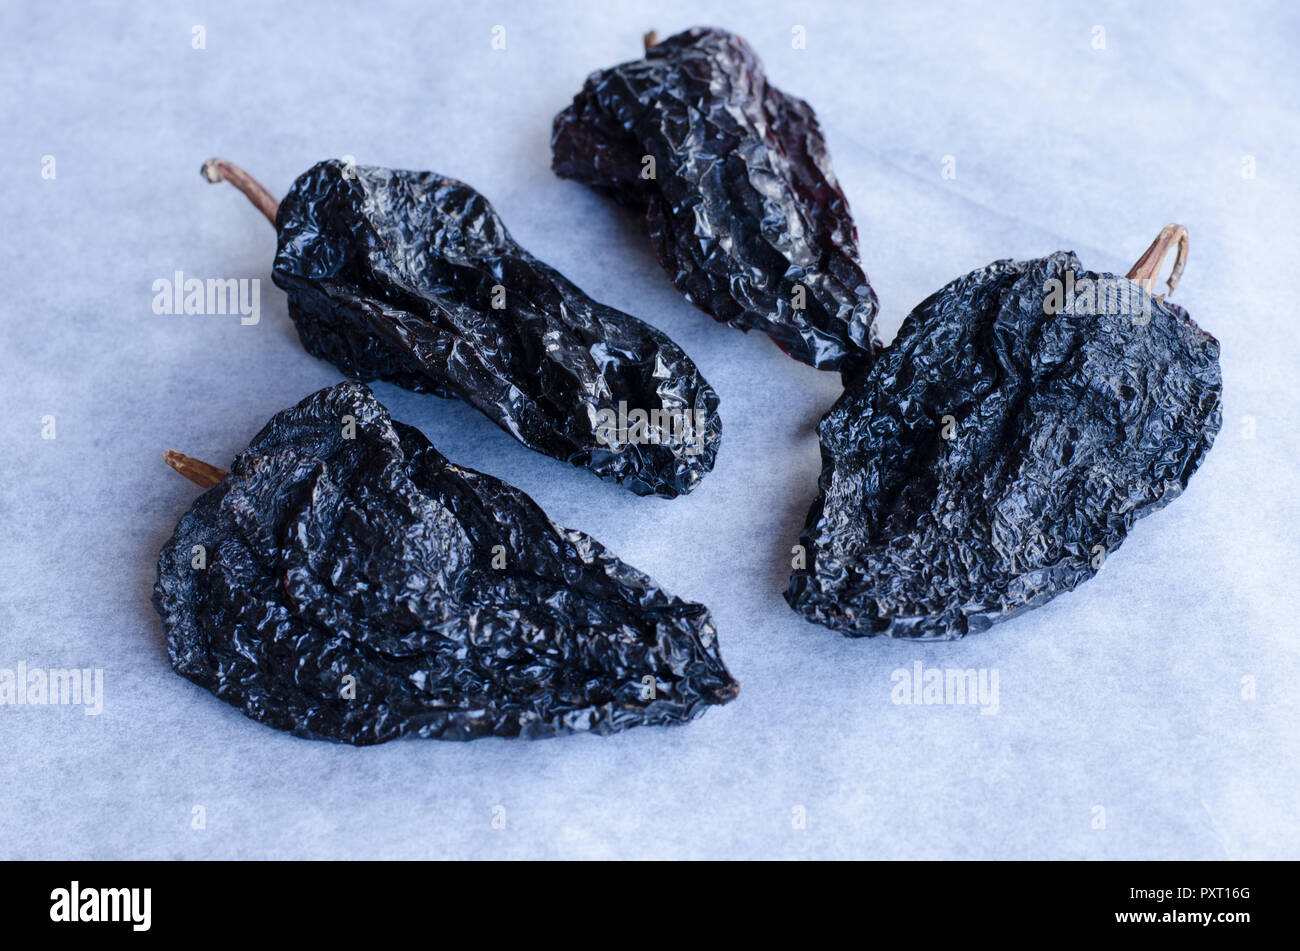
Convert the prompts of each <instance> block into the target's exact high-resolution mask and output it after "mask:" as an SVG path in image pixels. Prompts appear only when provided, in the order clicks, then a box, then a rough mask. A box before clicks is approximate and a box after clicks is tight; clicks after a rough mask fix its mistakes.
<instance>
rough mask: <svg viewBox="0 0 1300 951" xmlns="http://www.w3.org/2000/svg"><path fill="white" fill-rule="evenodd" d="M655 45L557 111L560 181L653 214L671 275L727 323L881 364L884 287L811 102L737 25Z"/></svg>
mask: <svg viewBox="0 0 1300 951" xmlns="http://www.w3.org/2000/svg"><path fill="white" fill-rule="evenodd" d="M646 47H647V48H646V56H645V59H642V60H637V61H635V62H630V63H624V64H622V65H621V66H615V67H613V68H612V69H606V70H602V71H600V72H596V73H593V74H592V75H591V77H590V78H589V79H588V80H587V82H586V85H584V86H583V89H582V91H581V92H580V93H579V94H578V95H577V96H576V97H574V100H573V104H572V105H571V106H569V107H568V108H567V109H565V110H564V111H563V112H561V113H560V114H559V115H557V116H556V117H555V124H554V130H553V133H552V137H551V150H552V154H553V168H554V169H555V172H556V174H558V175H561V176H563V177H565V178H572V179H575V180H576V181H579V182H583V183H584V184H587V185H591V186H593V187H595V188H596V189H598V190H599V191H602V192H604V193H606V194H609V195H611V196H612V197H613V198H614V199H615V200H617V201H618V202H619V203H621V204H623V205H626V206H628V207H630V208H632V209H633V210H635V211H638V212H643V213H644V214H645V219H646V226H647V229H648V230H649V232H650V240H651V242H652V243H653V245H654V249H655V254H656V255H657V256H658V258H659V262H660V263H661V264H662V265H663V267H664V269H665V270H666V271H667V272H668V274H669V276H670V277H671V279H672V282H673V284H674V285H675V286H676V287H677V289H678V290H679V291H681V292H682V293H683V294H685V295H686V298H687V299H688V300H690V301H691V303H693V304H695V305H696V306H697V307H699V308H701V309H702V310H704V311H705V312H707V313H709V314H712V315H713V316H714V318H716V319H717V320H719V321H722V322H725V323H728V324H730V325H731V326H733V327H739V328H740V329H742V330H746V331H748V330H751V329H758V330H761V331H763V332H764V333H766V334H767V335H768V336H770V337H771V338H772V339H773V340H774V341H776V343H777V345H778V346H780V347H781V349H783V350H785V351H786V352H787V353H789V354H790V355H791V356H792V357H794V358H795V359H797V360H802V361H803V362H804V363H809V364H811V365H813V366H815V367H819V368H822V369H828V370H830V369H841V370H846V371H847V370H853V369H855V368H856V367H857V366H859V365H862V364H865V363H869V362H870V360H871V358H872V356H873V355H874V353H875V352H876V351H878V350H879V348H880V340H879V337H878V336H877V335H876V329H875V316H876V295H875V292H874V291H873V290H872V289H871V285H870V283H869V282H868V281H867V276H866V274H865V273H864V272H863V270H862V265H861V263H860V261H859V257H858V244H857V228H856V226H855V225H854V224H853V218H852V217H851V216H850V214H849V206H848V200H847V199H846V198H845V197H844V191H843V190H842V189H841V188H840V186H839V183H838V182H837V181H836V179H835V173H834V172H833V171H831V161H830V156H829V154H828V153H827V150H826V142H825V140H824V139H823V137H822V132H821V127H820V126H819V125H818V123H817V117H816V115H815V114H814V113H813V110H812V107H811V106H809V105H808V104H807V103H806V102H804V101H803V100H801V99H796V98H794V97H793V96H787V95H786V94H785V93H783V92H781V91H780V90H779V89H776V88H775V87H773V86H771V85H769V84H768V82H767V79H766V77H765V76H764V74H763V66H762V64H761V63H760V62H759V59H758V57H757V56H756V55H755V54H754V51H753V50H752V49H751V48H750V46H749V44H748V43H746V42H745V41H744V40H743V39H741V38H740V37H739V36H736V35H735V34H733V33H728V32H726V31H725V30H719V29H713V28H703V27H696V28H694V29H691V30H687V31H685V32H684V33H679V34H677V35H676V36H673V37H670V38H668V39H666V40H664V41H663V42H661V43H655V42H654V37H653V34H651V35H648V36H647V38H646Z"/></svg>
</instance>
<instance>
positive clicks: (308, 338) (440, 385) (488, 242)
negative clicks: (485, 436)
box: [203, 159, 722, 497]
mask: <svg viewBox="0 0 1300 951" xmlns="http://www.w3.org/2000/svg"><path fill="white" fill-rule="evenodd" d="M203 175H204V177H205V178H207V179H208V180H209V181H212V182H216V181H220V180H221V179H225V180H226V181H229V182H231V183H232V184H234V185H235V186H236V187H238V188H239V189H240V190H241V191H242V192H244V194H245V195H247V196H248V198H249V200H250V201H252V202H253V204H254V205H256V206H257V207H258V209H259V210H261V211H262V213H263V214H264V215H266V217H267V218H268V219H269V220H270V221H271V223H272V224H274V225H275V226H276V232H277V234H278V247H277V250H276V256H275V265H274V269H273V272H272V274H273V278H274V280H275V283H276V284H278V285H279V286H280V287H281V288H283V289H284V290H285V291H286V292H287V293H288V295H289V314H290V316H291V317H292V318H293V320H294V323H295V324H296V325H297V328H298V335H299V337H300V338H301V339H302V343H303V346H304V347H306V348H307V350H308V351H309V352H311V353H313V354H315V355H316V356H318V357H321V358H322V359H325V360H328V361H329V362H331V363H333V364H334V365H335V366H337V367H338V368H339V369H340V370H342V371H343V373H344V374H345V375H347V376H349V377H351V378H352V379H356V380H363V381H367V380H374V379H382V380H388V381H390V382H392V383H396V384H398V385H399V386H404V387H406V388H408V389H412V390H417V391H420V392H430V393H436V394H437V395H439V396H456V397H460V398H461V399H464V400H465V401H466V402H469V403H472V404H473V405H474V406H476V407H478V408H479V409H480V410H482V411H483V412H484V413H485V414H486V415H487V416H488V417H489V418H490V419H492V420H493V421H494V422H496V423H497V424H498V425H499V426H501V428H502V429H504V430H506V431H507V432H509V433H510V434H511V435H512V436H514V437H515V438H516V439H518V440H519V441H520V442H521V443H523V444H524V445H525V446H528V447H529V448H530V449H535V450H537V451H538V452H543V453H546V454H547V455H550V456H554V457H555V458H557V459H564V460H567V461H569V462H570V463H572V464H573V465H575V466H585V467H586V468H588V469H590V470H591V471H593V472H595V473H596V474H597V475H599V476H601V477H603V478H607V479H612V480H614V481H616V482H619V483H622V484H623V485H625V486H626V487H627V488H629V489H631V490H632V491H633V492H636V493H637V494H640V495H650V494H653V495H659V496H664V497H673V496H676V495H680V494H682V493H686V492H689V491H690V490H691V489H692V488H694V487H695V486H696V485H697V484H698V483H699V481H700V479H701V478H702V477H703V475H704V474H705V473H706V472H709V471H710V470H711V469H712V468H713V462H714V457H715V456H716V454H717V450H718V442H719V438H720V435H721V431H722V424H721V421H720V420H719V418H718V413H717V408H718V397H717V394H716V393H715V392H714V391H713V388H712V387H711V386H709V384H708V383H707V382H706V381H705V379H704V378H703V376H701V375H700V372H699V370H698V369H696V367H695V364H694V363H692V362H691V360H690V358H689V357H687V356H686V354H685V353H683V352H682V350H681V348H680V347H678V346H677V345H676V344H675V343H673V341H672V340H670V339H669V338H668V336H667V335H666V334H663V333H661V332H660V331H658V330H656V329H655V328H653V327H651V326H649V325H648V324H646V323H644V322H642V321H640V320H637V319H636V318H635V317H632V316H630V315H628V314H624V313H622V312H620V311H617V310H614V309H613V308H611V307H606V306H605V305H603V304H600V303H597V302H596V301H593V300H592V299H591V298H589V297H587V296H586V295H585V294H583V293H582V291H580V290H579V289H578V288H577V287H575V286H574V285H573V284H572V283H570V282H569V281H568V280H566V279H565V278H564V276H563V275H561V274H560V273H559V272H558V271H556V270H555V269H554V268H551V267H549V266H548V265H546V264H544V263H542V262H541V261H539V260H537V259H536V258H534V257H533V256H532V255H531V254H529V253H528V252H527V251H525V250H524V249H523V248H521V247H520V246H519V245H518V244H516V243H515V242H514V240H513V239H512V238H511V237H510V234H509V233H508V232H507V231H506V229H505V226H504V225H503V224H502V223H501V219H500V218H498V217H497V214H496V212H495V211H493V209H492V206H491V205H490V204H488V202H487V199H485V198H484V197H483V196H482V195H480V194H479V193H478V192H476V191H474V189H472V188H470V187H469V186H468V185H465V184H463V183H461V182H458V181H454V180H452V179H449V178H445V177H443V176H440V175H435V174H433V173H431V172H404V171H391V170H389V169H383V168H369V167H363V166H352V165H347V164H345V163H343V162H340V161H327V162H321V163H319V164H318V165H316V166H314V167H313V168H311V169H309V170H308V171H307V172H306V173H304V174H303V175H302V176H300V177H299V178H298V180H297V181H296V182H294V185H293V187H292V188H291V189H290V190H289V194H288V195H286V196H285V198H284V200H283V201H282V202H279V203H278V205H277V203H276V201H275V199H274V198H273V197H272V196H271V195H270V193H269V192H267V190H266V189H265V188H263V187H262V186H261V185H259V184H258V183H257V182H256V181H255V180H253V179H252V177H251V176H249V175H248V174H247V173H246V172H244V171H243V170H242V169H240V168H239V167H238V166H235V165H233V164H231V163H229V162H226V161H224V160H222V159H212V160H210V161H208V162H207V163H206V164H205V165H204V166H203Z"/></svg>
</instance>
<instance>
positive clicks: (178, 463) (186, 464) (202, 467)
mask: <svg viewBox="0 0 1300 951" xmlns="http://www.w3.org/2000/svg"><path fill="white" fill-rule="evenodd" d="M163 461H164V462H166V463H167V465H169V466H171V467H172V468H173V469H175V470H176V471H177V472H179V473H180V474H181V475H183V476H185V478H187V479H189V480H190V481H191V482H193V483H194V484H195V485H197V486H201V487H203V488H205V489H210V488H212V487H213V486H214V485H216V484H217V483H218V482H220V481H221V480H222V479H224V478H225V477H226V476H228V475H229V474H230V473H228V472H226V471H225V470H224V469H218V468H217V467H216V466H210V465H208V464H207V463H206V462H202V461H200V460H198V459H195V458H194V457H193V456H187V455H185V453H183V452H177V451H176V450H175V449H168V450H167V451H166V452H164V453H163Z"/></svg>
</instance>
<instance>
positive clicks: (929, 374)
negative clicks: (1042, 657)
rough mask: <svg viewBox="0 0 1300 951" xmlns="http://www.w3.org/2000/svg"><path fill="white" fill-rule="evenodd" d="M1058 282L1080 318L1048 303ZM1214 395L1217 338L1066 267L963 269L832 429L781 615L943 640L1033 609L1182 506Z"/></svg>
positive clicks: (1171, 311) (835, 414) (1137, 291)
mask: <svg viewBox="0 0 1300 951" xmlns="http://www.w3.org/2000/svg"><path fill="white" fill-rule="evenodd" d="M1067 272H1069V273H1070V274H1072V275H1073V281H1074V285H1073V286H1074V287H1075V288H1076V293H1077V294H1078V295H1080V296H1076V297H1073V298H1070V297H1068V296H1065V297H1064V299H1065V300H1071V299H1073V301H1074V304H1073V306H1072V307H1071V306H1061V300H1057V301H1055V302H1054V301H1052V300H1051V288H1053V287H1061V286H1069V285H1067V284H1065V282H1066V275H1067ZM1085 279H1087V281H1090V282H1094V283H1093V284H1092V285H1091V286H1092V287H1093V289H1094V293H1093V298H1094V299H1093V300H1092V301H1091V302H1089V300H1088V299H1087V297H1086V296H1084V291H1083V289H1084V288H1085V287H1086V286H1088V285H1086V284H1084V283H1083V282H1084V280H1085ZM1053 281H1056V282H1060V283H1059V284H1051V283H1050V282H1053ZM1124 294H1129V295H1130V298H1129V303H1128V304H1127V305H1124V306H1120V307H1119V308H1116V307H1115V305H1114V304H1106V303H1104V302H1103V300H1104V298H1106V297H1108V296H1109V297H1110V298H1112V299H1113V300H1114V301H1116V302H1119V301H1121V300H1122V299H1123V295H1124ZM1116 309H1118V310H1119V311H1120V312H1118V313H1117V312H1114V311H1115V310H1116ZM1046 310H1050V311H1053V312H1052V313H1047V312H1045V311H1046ZM1221 393H1222V381H1221V377H1220V370H1219V344H1218V341H1216V340H1215V339H1214V338H1213V337H1211V336H1210V335H1209V334H1207V333H1205V332H1204V331H1202V330H1201V329H1200V328H1199V327H1197V326H1196V324H1195V323H1193V322H1192V320H1191V318H1190V317H1189V316H1188V314H1187V313H1186V311H1184V310H1183V309H1182V308H1180V307H1178V306H1177V305H1175V304H1171V303H1165V302H1161V301H1159V300H1156V299H1155V298H1153V297H1151V295H1149V294H1147V292H1146V291H1144V290H1142V289H1141V288H1139V287H1138V286H1137V285H1136V284H1134V283H1133V282H1131V281H1128V280H1126V279H1125V278H1120V277H1115V276H1114V275H1110V274H1096V273H1092V272H1085V271H1083V269H1082V268H1081V267H1080V264H1079V261H1078V259H1077V258H1076V257H1075V256H1074V255H1073V254H1072V253H1067V252H1058V253H1056V254H1052V255H1050V256H1048V257H1046V258H1042V259H1039V260H1035V261H1027V262H1015V261H1009V260H1008V261H997V262H995V263H993V264H991V265H989V266H988V267H986V268H983V269H981V270H977V271H974V272H972V273H970V274H967V275H966V276H965V277H962V278H959V279H958V280H956V281H954V282H952V283H951V284H949V285H948V286H947V287H945V288H943V289H942V290H940V291H939V292H938V293H936V294H934V295H932V296H931V297H929V298H928V299H927V300H926V301H924V302H923V303H922V304H921V305H920V306H918V307H917V308H916V309H915V310H914V311H913V312H912V313H911V315H910V316H909V317H908V318H907V320H906V321H905V322H904V323H903V326H902V328H901V329H900V330H899V333H898V337H897V339H896V340H895V341H894V342H893V343H892V344H890V346H889V348H888V350H886V351H885V352H884V354H883V355H882V356H881V357H880V359H879V360H878V361H877V362H876V363H875V365H874V366H872V367H871V368H870V370H869V371H867V372H866V373H865V374H864V375H863V376H862V378H861V379H859V380H857V381H856V382H854V383H852V384H850V386H849V387H848V388H847V389H846V391H845V393H844V394H843V396H842V397H841V398H840V399H839V401H838V402H837V403H836V404H835V405H834V406H833V407H832V408H831V410H830V411H829V412H828V413H827V414H826V416H825V417H824V418H823V419H822V421H821V424H820V426H819V428H818V434H819V436H820V438H821V446H822V462H823V469H822V474H821V478H820V480H819V488H820V495H819V496H818V498H817V500H816V501H815V502H814V504H813V506H812V510H811V511H810V512H809V515H808V520H807V524H806V526H805V528H804V530H803V533H802V535H801V537H800V544H801V545H802V546H803V547H804V549H805V552H806V558H807V563H806V567H804V568H798V567H797V568H796V570H795V572H794V574H793V576H792V578H791V582H790V586H789V588H788V590H787V591H786V600H787V601H789V603H790V605H791V606H792V607H793V608H794V609H795V610H796V611H797V612H799V613H800V614H802V615H803V616H804V617H806V618H807V619H809V620H811V621H816V622H818V623H820V624H824V625H826V626H828V627H831V628H835V629H837V630H839V631H841V632H843V633H844V634H846V635H848V636H852V637H860V636H870V635H876V634H885V635H889V636H891V637H912V638H926V639H943V640H948V639H955V638H959V637H962V636H964V635H966V634H968V633H972V632H976V631H982V630H984V629H986V628H988V627H989V626H990V625H991V624H993V623H996V622H998V621H1002V620H1005V619H1007V618H1009V617H1012V616H1014V615H1016V614H1018V613H1020V612H1022V611H1025V610H1029V609H1031V608H1034V607H1037V606H1039V605H1042V604H1044V603H1045V602H1047V601H1048V600H1050V599H1051V598H1053V597H1055V596H1056V595H1058V594H1060V593H1062V592H1064V591H1069V590H1071V589H1073V588H1075V587H1077V586H1078V585H1080V584H1082V583H1083V582H1085V581H1087V580H1088V579H1089V578H1091V577H1092V576H1093V575H1094V574H1096V572H1097V570H1098V569H1099V567H1100V565H1101V564H1102V563H1103V562H1104V558H1105V554H1107V553H1111V552H1114V551H1115V550H1116V549H1117V548H1119V546H1120V545H1121V544H1122V543H1123V541H1124V539H1125V537H1126V536H1127V535H1128V532H1129V531H1130V529H1131V528H1132V527H1133V524H1134V522H1136V521H1137V520H1138V519H1139V518H1142V517H1143V516H1145V515H1149V514H1150V513H1152V512H1154V511H1156V510H1157V509H1159V508H1161V507H1163V506H1165V505H1167V504H1168V503H1169V502H1170V501H1172V500H1173V499H1174V498H1176V497H1177V496H1178V495H1179V494H1180V493H1181V492H1182V491H1183V489H1184V488H1185V487H1186V485H1187V481H1188V479H1189V478H1190V477H1191V475H1192V473H1193V472H1195V471H1196V469H1197V467H1198V466H1199V465H1200V464H1201V462H1202V461H1203V460H1204V458H1205V455H1206V453H1207V452H1208V451H1209V449H1210V446H1211V445H1212V444H1213V442H1214V436H1215V434H1216V433H1217V432H1218V430H1219V426H1220V423H1221V421H1222V410H1221V406H1220V398H1221ZM945 434H946V435H947V438H945ZM1098 546H1100V547H1098ZM1099 556H1100V557H1099Z"/></svg>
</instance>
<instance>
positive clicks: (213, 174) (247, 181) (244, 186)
mask: <svg viewBox="0 0 1300 951" xmlns="http://www.w3.org/2000/svg"><path fill="white" fill-rule="evenodd" d="M199 171H200V172H201V173H202V174H203V177H204V178H205V179H207V180H208V181H210V182H213V183H214V184H215V183H216V182H219V181H221V180H222V179H225V180H226V181H228V182H230V184H232V185H234V186H235V187H236V188H238V189H239V190H240V191H241V192H243V193H244V195H245V197H247V198H248V200H249V201H251V202H252V203H253V204H254V205H255V206H256V207H257V210H258V211H260V212H261V213H262V214H264V215H266V220H267V221H269V222H271V224H272V225H274V224H275V215H276V212H278V211H279V210H280V203H279V202H278V201H276V200H275V197H274V196H273V195H272V194H271V193H270V192H269V191H267V190H266V189H265V188H264V187H263V186H262V183H261V182H259V181H258V180H257V179H255V178H254V177H253V176H252V175H249V174H248V173H247V172H246V171H244V170H243V169H242V168H240V167H239V166H238V165H236V164H235V163H234V162H227V161H226V160H225V159H221V158H211V159H208V160H207V161H206V162H204V163H203V167H202V168H201V169H199Z"/></svg>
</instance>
